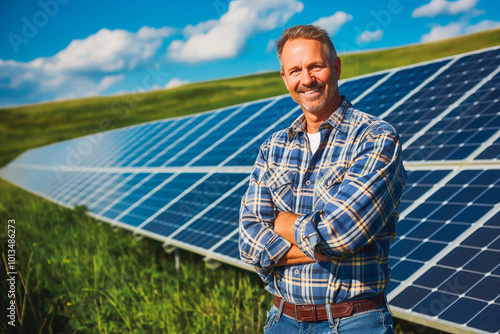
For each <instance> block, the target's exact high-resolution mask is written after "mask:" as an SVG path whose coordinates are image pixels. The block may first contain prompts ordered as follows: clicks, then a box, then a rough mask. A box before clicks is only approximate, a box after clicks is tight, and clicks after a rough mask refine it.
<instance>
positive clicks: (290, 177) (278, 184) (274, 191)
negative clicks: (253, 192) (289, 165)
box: [262, 169, 295, 212]
mask: <svg viewBox="0 0 500 334" xmlns="http://www.w3.org/2000/svg"><path fill="white" fill-rule="evenodd" d="M294 179H295V172H294V171H290V170H281V169H269V170H268V171H267V172H266V173H265V174H264V176H263V178H262V182H264V183H265V184H266V185H267V186H268V187H269V190H270V192H271V196H272V199H273V203H274V205H275V207H276V209H277V210H278V211H283V212H294V211H293V209H292V208H293V207H294V202H295V201H294V193H293V181H294Z"/></svg>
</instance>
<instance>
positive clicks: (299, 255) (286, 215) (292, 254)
mask: <svg viewBox="0 0 500 334" xmlns="http://www.w3.org/2000/svg"><path fill="white" fill-rule="evenodd" d="M298 217H299V216H298V215H296V214H293V213H290V212H279V213H278V216H277V217H276V219H275V220H274V232H276V233H277V234H279V235H280V236H281V237H282V238H284V239H286V240H288V241H289V242H290V243H291V244H292V247H291V248H290V249H289V250H288V251H287V252H286V253H285V254H284V255H283V256H282V257H281V259H280V260H279V261H278V262H277V263H276V266H288V265H294V264H304V263H313V262H316V261H315V260H313V259H311V258H310V257H309V256H307V255H306V254H304V252H302V251H301V250H300V248H299V246H298V245H297V242H296V241H295V236H294V232H293V227H294V224H295V220H296V219H297V218H298ZM315 256H316V258H317V259H318V260H319V261H328V259H327V258H326V257H324V256H322V255H320V254H318V253H316V254H315Z"/></svg>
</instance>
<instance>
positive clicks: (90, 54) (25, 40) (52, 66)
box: [0, 0, 500, 107]
mask: <svg viewBox="0 0 500 334" xmlns="http://www.w3.org/2000/svg"><path fill="white" fill-rule="evenodd" d="M0 6H1V7H0V8H1V10H0V22H2V24H1V25H0V107H5V106H13V105H23V104H30V103H36V102H42V101H52V100H62V99H69V98H75V97H85V96H96V95H111V94H122V93H128V92H136V91H144V90H153V89H164V88H172V87H176V86H179V85H182V84H185V83H189V82H197V81H205V80H212V79H219V78H225V77H233V76H240V75H245V74H253V73H259V72H266V71H272V70H277V69H278V68H279V64H278V61H277V58H276V54H275V47H274V41H275V40H276V39H277V38H279V36H280V33H281V32H282V31H283V30H284V29H285V28H287V27H290V26H293V25H296V24H310V23H313V24H317V25H320V26H322V27H324V28H325V29H326V30H327V31H328V32H329V34H330V36H331V37H332V40H333V42H334V44H335V45H336V47H337V51H338V52H339V53H340V54H342V53H345V52H356V51H364V50H371V49H378V48H387V47H396V46H401V45H406V44H414V43H421V42H428V41H434V40H439V39H443V38H449V37H452V36H458V35H463V34H467V33H471V32H476V31H480V30H484V29H492V28H495V27H499V26H500V10H498V1H495V0H454V1H452V0H423V1H417V0H382V1H373V0H371V1H369V0H353V1H336V0H330V1H316V0H233V1H230V0H207V1H194V0H183V1H166V0H162V1H160V0H158V1H147V0H145V1H141V2H139V1H136V0H134V1H129V0H122V1H109V0H100V1H96V0H87V1H77V0H40V1H35V0H17V1H4V2H2V4H1V5H0Z"/></svg>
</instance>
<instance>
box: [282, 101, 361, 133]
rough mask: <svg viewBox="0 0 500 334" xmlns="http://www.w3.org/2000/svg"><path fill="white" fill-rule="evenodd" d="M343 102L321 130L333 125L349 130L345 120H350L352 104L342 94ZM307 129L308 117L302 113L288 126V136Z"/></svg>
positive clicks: (345, 130)
mask: <svg viewBox="0 0 500 334" xmlns="http://www.w3.org/2000/svg"><path fill="white" fill-rule="evenodd" d="M340 98H341V100H342V101H341V102H340V104H339V106H338V108H337V109H335V111H334V112H333V113H332V114H331V115H330V117H328V119H327V120H326V121H324V122H323V123H322V124H321V125H320V126H319V130H320V131H321V130H322V129H324V128H327V127H331V128H334V129H338V130H339V131H342V132H347V131H348V126H347V124H346V122H345V120H349V118H350V115H347V114H348V113H350V112H351V110H352V104H351V102H349V100H348V99H347V98H346V97H345V96H344V95H341V96H340ZM305 130H306V118H305V116H304V114H302V115H301V116H300V117H299V118H297V119H296V120H295V121H294V122H293V123H292V125H291V126H290V127H289V128H288V136H289V139H291V138H293V136H295V134H296V133H297V132H305Z"/></svg>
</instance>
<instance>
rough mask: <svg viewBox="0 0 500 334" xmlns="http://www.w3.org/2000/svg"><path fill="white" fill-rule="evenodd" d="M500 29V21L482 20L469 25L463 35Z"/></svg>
mask: <svg viewBox="0 0 500 334" xmlns="http://www.w3.org/2000/svg"><path fill="white" fill-rule="evenodd" d="M498 27H500V21H492V20H482V21H481V22H478V23H476V24H473V25H470V26H468V27H466V28H465V33H467V34H471V33H473V32H478V31H481V30H489V29H495V28H498Z"/></svg>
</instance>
